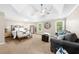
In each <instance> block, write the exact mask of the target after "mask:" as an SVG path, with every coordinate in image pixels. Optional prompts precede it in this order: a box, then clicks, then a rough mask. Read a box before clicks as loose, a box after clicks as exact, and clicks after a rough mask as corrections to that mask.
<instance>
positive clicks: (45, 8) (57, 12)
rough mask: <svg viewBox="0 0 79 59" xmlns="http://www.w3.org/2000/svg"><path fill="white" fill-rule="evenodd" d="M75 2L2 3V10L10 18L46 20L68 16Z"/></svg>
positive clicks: (0, 5)
mask: <svg viewBox="0 0 79 59" xmlns="http://www.w3.org/2000/svg"><path fill="white" fill-rule="evenodd" d="M76 7H77V5H75V4H0V12H3V13H4V14H5V18H6V19H9V20H19V21H46V20H53V19H59V18H64V17H67V16H68V15H69V14H71V13H72V11H74V9H75V8H76Z"/></svg>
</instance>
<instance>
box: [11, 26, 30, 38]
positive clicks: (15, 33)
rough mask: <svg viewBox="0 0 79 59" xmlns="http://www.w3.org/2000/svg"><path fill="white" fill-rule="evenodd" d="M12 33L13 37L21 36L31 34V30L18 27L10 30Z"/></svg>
mask: <svg viewBox="0 0 79 59" xmlns="http://www.w3.org/2000/svg"><path fill="white" fill-rule="evenodd" d="M12 35H13V38H14V39H15V38H16V37H18V38H21V37H26V36H31V32H30V31H26V30H24V29H21V28H20V29H15V30H14V31H12Z"/></svg>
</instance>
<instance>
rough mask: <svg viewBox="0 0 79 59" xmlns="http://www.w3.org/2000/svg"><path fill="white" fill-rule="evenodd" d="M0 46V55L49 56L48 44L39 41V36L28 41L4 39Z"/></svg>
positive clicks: (34, 36)
mask: <svg viewBox="0 0 79 59" xmlns="http://www.w3.org/2000/svg"><path fill="white" fill-rule="evenodd" d="M5 40H6V43H5V44H4V45H0V53H3V54H4V53H5V54H51V51H50V44H49V43H48V42H43V41H42V40H41V35H36V34H34V35H33V37H32V38H30V39H21V40H18V39H16V40H15V39H12V38H6V39H5Z"/></svg>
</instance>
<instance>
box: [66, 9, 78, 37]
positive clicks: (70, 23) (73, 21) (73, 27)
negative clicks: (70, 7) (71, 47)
mask: <svg viewBox="0 0 79 59" xmlns="http://www.w3.org/2000/svg"><path fill="white" fill-rule="evenodd" d="M66 29H67V30H69V31H71V32H74V33H76V34H77V36H78V37H79V7H78V8H77V9H76V10H75V11H74V12H73V13H72V14H71V15H70V16H69V17H67V22H66Z"/></svg>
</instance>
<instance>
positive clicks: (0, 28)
mask: <svg viewBox="0 0 79 59" xmlns="http://www.w3.org/2000/svg"><path fill="white" fill-rule="evenodd" d="M3 43H4V15H3V13H0V44H3Z"/></svg>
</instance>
